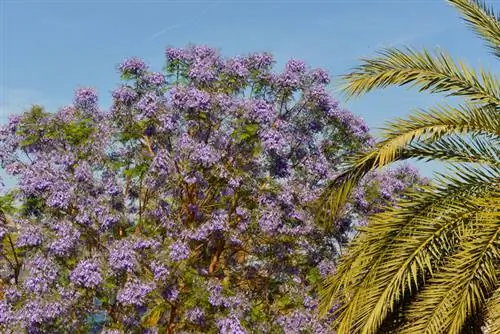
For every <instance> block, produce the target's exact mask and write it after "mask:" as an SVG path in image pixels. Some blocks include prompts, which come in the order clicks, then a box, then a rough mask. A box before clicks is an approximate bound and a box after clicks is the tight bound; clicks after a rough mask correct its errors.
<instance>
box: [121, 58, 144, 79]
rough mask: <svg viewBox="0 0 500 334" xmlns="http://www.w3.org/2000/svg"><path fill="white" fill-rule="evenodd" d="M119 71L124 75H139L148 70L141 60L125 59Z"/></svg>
mask: <svg viewBox="0 0 500 334" xmlns="http://www.w3.org/2000/svg"><path fill="white" fill-rule="evenodd" d="M118 69H119V70H120V72H121V73H122V74H132V75H139V74H142V73H144V72H145V71H146V70H147V66H146V64H145V63H144V61H142V60H141V59H140V58H137V57H133V58H128V59H125V61H123V63H121V64H120V65H119V66H118Z"/></svg>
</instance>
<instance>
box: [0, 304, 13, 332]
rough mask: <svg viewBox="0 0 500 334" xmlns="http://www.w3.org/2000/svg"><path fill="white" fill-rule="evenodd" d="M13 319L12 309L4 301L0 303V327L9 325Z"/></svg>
mask: <svg viewBox="0 0 500 334" xmlns="http://www.w3.org/2000/svg"><path fill="white" fill-rule="evenodd" d="M13 319H14V315H13V312H12V307H11V306H10V305H9V304H7V303H6V302H5V301H4V300H2V301H0V326H2V325H8V324H10V323H11V322H12V320H13Z"/></svg>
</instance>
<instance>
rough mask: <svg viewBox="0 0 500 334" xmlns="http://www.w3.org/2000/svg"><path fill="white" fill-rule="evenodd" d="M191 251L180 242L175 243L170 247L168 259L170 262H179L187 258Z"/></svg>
mask: <svg viewBox="0 0 500 334" xmlns="http://www.w3.org/2000/svg"><path fill="white" fill-rule="evenodd" d="M190 253H191V250H190V249H189V247H188V246H187V245H186V244H185V243H184V242H182V241H176V242H174V243H173V244H171V245H170V253H169V254H170V258H171V259H172V261H175V262H179V261H182V260H184V259H186V258H188V257H189V254H190Z"/></svg>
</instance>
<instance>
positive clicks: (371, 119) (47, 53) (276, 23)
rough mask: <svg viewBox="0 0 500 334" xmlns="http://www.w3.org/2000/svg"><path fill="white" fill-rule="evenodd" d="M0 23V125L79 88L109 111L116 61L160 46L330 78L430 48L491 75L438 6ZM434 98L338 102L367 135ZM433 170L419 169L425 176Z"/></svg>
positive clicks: (217, 10) (147, 7) (127, 10)
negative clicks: (297, 63)
mask: <svg viewBox="0 0 500 334" xmlns="http://www.w3.org/2000/svg"><path fill="white" fill-rule="evenodd" d="M0 19H1V26H0V34H1V36H0V39H1V40H0V122H5V120H6V117H7V115H8V114H10V113H17V112H20V111H22V110H23V109H26V108H27V107H29V105H30V104H33V103H41V104H44V105H45V106H46V107H47V108H48V109H49V110H54V109H56V108H58V107H60V106H63V105H65V104H69V103H71V99H72V94H73V91H74V89H75V88H76V87H79V86H93V87H96V88H97V89H98V90H99V92H100V94H101V104H102V105H103V106H104V107H106V106H108V105H109V104H110V98H109V97H110V94H109V92H110V91H111V90H112V89H113V88H114V87H115V86H116V85H117V84H118V81H119V77H118V74H117V72H116V65H117V64H118V63H119V62H120V61H122V60H123V59H124V58H127V57H131V56H139V57H142V58H144V59H145V60H146V61H147V62H148V63H149V64H150V65H151V67H152V68H153V69H157V70H160V69H161V68H162V66H163V63H164V57H163V54H164V49H165V47H166V46H167V45H171V46H176V47H181V46H184V45H186V44H188V43H196V44H206V45H209V46H212V47H216V48H219V49H220V50H221V52H222V54H224V55H227V56H233V55H237V54H245V53H248V52H252V51H270V52H272V53H274V55H275V57H276V59H277V61H278V66H279V65H280V64H281V65H282V64H283V63H284V62H285V61H286V60H287V59H289V58H298V59H303V60H305V61H307V62H308V63H309V64H310V65H312V66H314V67H324V68H326V69H327V70H328V71H329V72H330V74H331V75H333V76H338V75H340V74H343V73H346V72H347V71H348V70H349V69H350V68H352V67H353V66H356V65H357V64H358V59H359V58H360V57H365V56H370V55H373V54H374V53H375V51H376V50H378V49H380V48H382V47H390V46H403V45H411V46H413V47H415V48H417V49H420V48H422V47H424V46H426V47H428V48H429V49H434V48H437V47H439V48H442V49H446V50H448V51H449V52H450V53H451V54H452V55H453V56H456V57H457V58H461V59H465V60H467V62H468V63H469V64H470V65H473V66H479V65H482V66H484V67H486V68H489V69H490V70H492V71H493V72H496V73H497V72H498V70H499V69H500V68H499V66H498V64H497V63H495V59H494V57H493V56H491V55H490V54H489V53H488V51H487V49H486V48H485V47H484V46H483V43H482V41H481V40H480V39H478V38H476V36H475V35H474V34H473V33H472V32H471V31H470V30H468V29H467V28H466V27H465V24H464V23H463V22H462V21H461V20H460V18H459V16H458V13H457V12H456V11H455V10H454V9H453V8H451V7H450V6H449V5H448V4H447V3H446V1H444V0H383V1H382V0H345V1H344V0H323V1H314V0H309V1H307V0H301V1H294V0H287V1H277V0H274V1H273V0H271V1H259V0H254V1H238V0H234V1H229V0H225V1H216V0H215V1H209V0H207V1H201V0H200V1H190V0H186V1H168V0H163V1H147V0H146V1H131V0H130V1H128V0H122V1H111V0H107V1H98V0H89V1H84V0H80V1H71V0H65V1H57V0H51V1H49V0H46V1H22V0H18V1H16V0H0ZM332 91H333V93H334V95H335V96H336V97H337V98H339V99H341V100H342V97H341V95H340V94H339V93H338V92H335V87H332ZM440 101H441V102H443V97H442V96H429V95H425V94H418V93H417V92H416V90H408V89H407V88H391V89H386V90H377V91H376V92H374V93H370V94H367V95H365V96H363V97H361V98H358V99H356V100H352V101H348V102H346V103H345V106H346V107H347V108H349V109H350V110H352V111H353V112H354V113H356V114H358V115H361V116H362V117H364V118H365V120H366V121H367V123H368V124H369V125H370V127H371V128H372V129H373V130H374V133H375V134H376V133H377V130H376V129H377V128H378V127H380V126H382V125H383V123H384V121H386V120H388V119H391V118H394V117H401V116H405V115H407V114H408V113H409V112H410V111H411V110H412V109H414V108H427V107H429V106H432V105H434V104H436V103H437V102H440ZM436 166H437V165H436V164H427V163H426V164H419V167H420V168H421V169H422V172H423V173H424V174H426V175H430V173H431V172H432V171H433V170H435V169H436ZM438 169H439V167H438Z"/></svg>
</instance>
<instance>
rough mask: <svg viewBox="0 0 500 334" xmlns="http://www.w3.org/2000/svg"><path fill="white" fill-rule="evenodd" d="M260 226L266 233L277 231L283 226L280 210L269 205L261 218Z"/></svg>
mask: <svg viewBox="0 0 500 334" xmlns="http://www.w3.org/2000/svg"><path fill="white" fill-rule="evenodd" d="M259 226H260V228H261V230H262V231H264V232H266V233H275V232H276V231H277V230H278V228H279V227H280V226H281V215H280V211H279V210H278V209H277V208H276V207H272V206H271V207H267V208H266V209H264V210H263V211H262V215H261V216H260V218H259Z"/></svg>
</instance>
